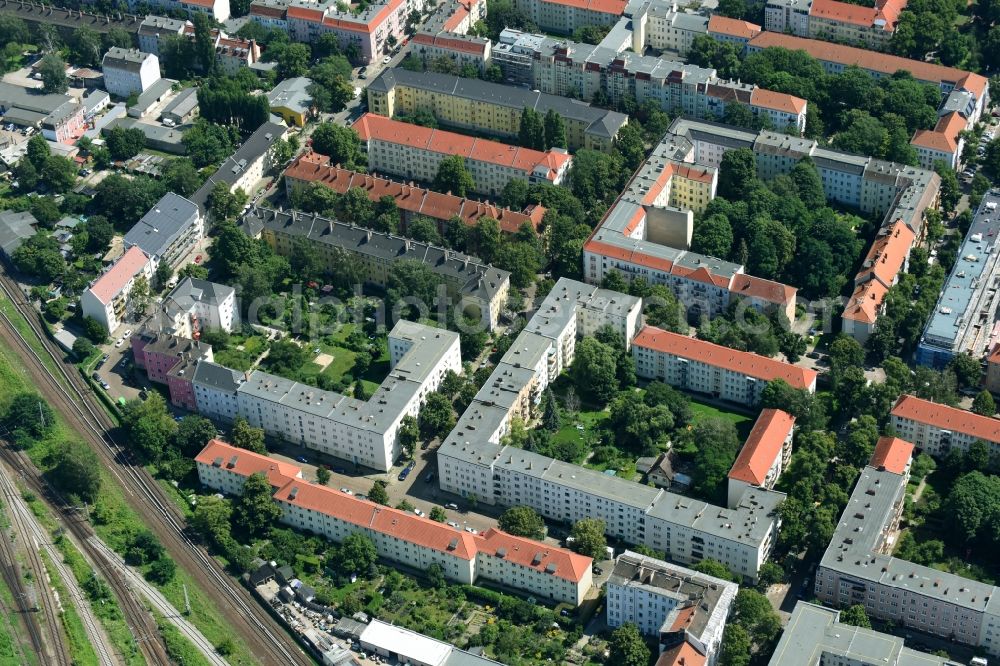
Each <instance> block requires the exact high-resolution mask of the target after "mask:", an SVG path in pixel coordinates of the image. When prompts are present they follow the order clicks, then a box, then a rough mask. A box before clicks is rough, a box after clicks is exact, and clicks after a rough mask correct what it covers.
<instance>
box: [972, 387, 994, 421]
mask: <svg viewBox="0 0 1000 666" xmlns="http://www.w3.org/2000/svg"><path fill="white" fill-rule="evenodd" d="M972 411H973V412H975V413H976V414H981V415H982V416H994V415H995V414H996V413H997V405H996V402H995V401H994V400H993V396H992V395H991V394H990V392H989V391H985V390H984V391H980V392H979V394H978V395H976V398H975V400H973V401H972Z"/></svg>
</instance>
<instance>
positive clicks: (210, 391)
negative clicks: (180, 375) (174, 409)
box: [187, 361, 248, 424]
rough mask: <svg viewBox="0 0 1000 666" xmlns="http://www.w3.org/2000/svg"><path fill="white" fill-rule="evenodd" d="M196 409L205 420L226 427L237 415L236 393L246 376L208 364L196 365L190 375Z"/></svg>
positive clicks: (206, 362) (237, 402)
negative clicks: (207, 419)
mask: <svg viewBox="0 0 1000 666" xmlns="http://www.w3.org/2000/svg"><path fill="white" fill-rule="evenodd" d="M187 374H188V376H189V377H190V379H191V392H192V393H193V394H194V403H195V407H194V409H193V410H192V411H197V412H198V413H199V414H201V415H202V416H204V417H205V418H209V419H212V420H213V421H215V422H217V423H223V424H229V423H232V422H233V421H235V420H236V417H237V416H239V415H240V406H239V400H238V399H237V393H238V391H239V388H240V384H242V383H243V382H245V381H246V380H247V374H248V373H245V372H240V371H239V370H233V369H231V368H227V367H225V366H224V365H219V364H218V363H213V362H210V361H199V362H197V363H196V364H195V365H194V367H193V368H191V370H190V372H188V373H187Z"/></svg>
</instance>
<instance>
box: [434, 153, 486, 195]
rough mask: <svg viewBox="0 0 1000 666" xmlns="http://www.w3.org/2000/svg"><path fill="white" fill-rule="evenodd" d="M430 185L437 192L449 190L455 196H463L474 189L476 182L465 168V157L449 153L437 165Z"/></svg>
mask: <svg viewBox="0 0 1000 666" xmlns="http://www.w3.org/2000/svg"><path fill="white" fill-rule="evenodd" d="M432 187H433V188H434V189H435V190H437V191H438V192H451V193H452V194H454V195H455V196H458V197H465V196H467V195H468V194H470V193H472V192H473V191H474V190H475V189H476V183H475V181H474V180H473V179H472V174H470V173H469V170H468V169H466V168H465V159H464V158H463V157H462V156H461V155H449V156H448V157H445V158H444V159H442V160H441V163H440V164H439V165H438V171H437V175H436V176H434V183H433V185H432Z"/></svg>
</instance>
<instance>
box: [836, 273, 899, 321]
mask: <svg viewBox="0 0 1000 666" xmlns="http://www.w3.org/2000/svg"><path fill="white" fill-rule="evenodd" d="M888 291H889V288H888V287H887V286H885V285H884V284H882V283H881V282H879V281H878V280H869V281H867V282H863V283H861V284H859V285H858V286H856V287H855V288H854V293H853V294H851V298H850V300H849V301H848V303H847V306H845V307H844V315H843V316H844V319H850V320H852V321H860V322H864V323H866V324H874V323H875V320H876V319H878V315H879V310H880V309H881V308H882V301H883V300H885V295H886V293H888Z"/></svg>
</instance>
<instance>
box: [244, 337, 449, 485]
mask: <svg viewBox="0 0 1000 666" xmlns="http://www.w3.org/2000/svg"><path fill="white" fill-rule="evenodd" d="M389 351H390V359H389V360H390V367H391V370H390V372H389V376H388V377H387V378H386V379H385V381H384V382H382V384H381V385H380V386H379V388H378V389H377V390H376V391H375V393H374V394H373V395H372V397H371V399H369V400H367V401H362V400H357V399H355V398H351V397H348V396H345V395H341V394H340V393H336V392H334V391H323V390H321V389H317V388H316V387H313V386H308V385H306V384H300V383H298V382H294V381H291V380H289V379H284V378H282V377H278V376H276V375H271V374H268V373H266V372H260V371H257V372H253V373H251V374H250V375H249V376H248V377H247V379H246V381H244V382H242V383H241V384H240V385H239V387H238V388H237V392H236V399H237V407H238V411H239V415H240V416H242V417H244V418H245V419H246V420H247V421H249V422H250V424H251V425H253V426H254V427H256V428H263V429H264V432H265V433H267V434H268V435H269V436H272V437H277V438H280V439H284V440H286V441H289V442H294V443H296V444H300V445H302V446H306V447H308V448H311V449H315V450H317V451H320V452H322V453H325V454H327V455H331V456H336V457H338V458H342V459H345V460H350V461H351V462H353V463H354V464H356V465H364V466H366V467H371V468H373V469H378V470H382V471H385V470H388V469H389V468H390V467H392V465H393V463H394V462H395V460H396V458H398V457H399V454H400V452H401V448H400V444H399V439H398V433H399V428H400V424H401V422H402V420H403V417H404V416H407V415H409V416H412V417H414V418H416V416H417V414H418V413H419V411H420V407H421V406H422V405H423V403H424V400H425V399H426V397H427V395H428V394H429V393H431V392H433V391H434V390H436V389H437V387H438V385H439V384H440V383H441V379H442V378H443V377H444V375H445V374H446V373H447V372H448V371H451V372H455V373H458V374H460V373H461V372H462V361H461V355H460V353H459V342H458V334H457V333H453V332H451V331H446V330H444V329H438V328H432V327H428V326H423V325H422V324H416V323H413V322H409V321H405V320H401V321H398V322H397V323H396V325H395V326H394V327H393V329H392V331H390V333H389Z"/></svg>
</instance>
